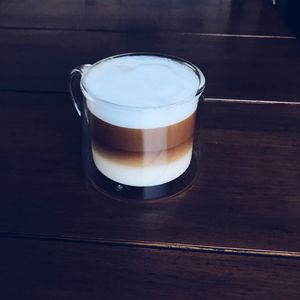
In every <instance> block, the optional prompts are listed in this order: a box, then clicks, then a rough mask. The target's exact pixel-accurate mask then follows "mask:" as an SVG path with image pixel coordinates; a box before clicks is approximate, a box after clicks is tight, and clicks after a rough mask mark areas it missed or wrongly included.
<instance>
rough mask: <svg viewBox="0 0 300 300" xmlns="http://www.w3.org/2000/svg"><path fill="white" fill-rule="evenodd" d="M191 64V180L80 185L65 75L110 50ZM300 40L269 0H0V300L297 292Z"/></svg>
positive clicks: (76, 128) (75, 122)
mask: <svg viewBox="0 0 300 300" xmlns="http://www.w3.org/2000/svg"><path fill="white" fill-rule="evenodd" d="M133 51H155V52H162V53H166V54H172V55H176V56H179V57H182V58H185V59H188V60H190V61H192V62H193V63H195V64H196V65H197V66H198V67H199V68H200V69H201V70H202V71H203V72H204V74H205V76H206V79H207V87H206V91H205V100H204V101H203V102H202V103H201V107H200V109H199V115H200V120H201V126H202V127H201V131H200V137H201V143H202V144H201V152H199V153H198V154H199V157H198V165H197V176H196V178H195V179H194V182H193V184H192V186H191V187H190V188H189V189H187V190H185V191H184V192H182V193H180V194H179V195H177V196H174V197H171V198H169V199H167V200H165V201H155V202H150V203H143V202H142V203H136V202H135V203H131V202H130V203H127V202H124V201H123V202H119V201H114V200H112V199H110V198H108V197H106V196H104V195H102V194H101V193H99V192H95V191H94V190H92V189H91V188H90V187H89V186H87V185H86V184H85V178H84V175H83V171H82V167H81V165H82V163H81V150H80V147H81V143H80V125H81V124H80V119H79V117H78V116H77V114H76V111H75V109H74V107H73V105H72V103H71V100H70V96H69V94H68V91H67V88H68V81H69V73H70V71H71V69H72V68H74V67H75V66H77V65H80V64H83V63H93V62H95V61H97V60H99V59H101V58H104V57H107V56H111V55H114V54H117V53H124V52H133ZM299 58H300V44H299V41H298V40H296V39H295V37H294V36H293V34H292V33H291V32H290V31H289V29H288V28H287V27H286V25H285V24H284V23H283V21H282V20H281V19H280V17H279V15H278V13H277V11H276V9H275V8H274V6H273V5H272V1H271V0H231V1H220V0H201V1H199V0H153V1H145V0H128V1H117V0H102V1H97V0H74V1H67V0H53V1H48V2H47V1H38V0H24V1H17V0H2V1H0V66H1V75H0V79H1V80H0V101H1V109H0V125H1V126H0V139H1V147H0V167H1V169H0V170H1V171H0V179H1V181H0V182H1V201H0V254H1V255H0V291H1V296H0V297H1V299H3V300H6V299H9V300H11V299H12V300H14V299H43V300H46V299H51V300H52V299H76V300H77V299H80V300H81V299H184V300H186V299H300V234H299V233H300V76H299V74H300V59H299Z"/></svg>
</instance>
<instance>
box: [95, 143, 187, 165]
mask: <svg viewBox="0 0 300 300" xmlns="http://www.w3.org/2000/svg"><path fill="white" fill-rule="evenodd" d="M192 145H193V139H192V138H190V139H189V140H188V141H186V142H184V143H183V144H181V145H179V146H177V147H173V148H170V149H167V150H161V151H152V152H133V151H122V150H118V149H115V148H111V147H107V146H104V145H100V144H98V143H97V142H95V141H94V142H93V143H92V147H93V151H94V155H100V156H102V157H104V158H106V159H109V160H112V161H114V162H116V163H119V164H122V165H128V166H133V167H147V166H155V165H163V164H170V163H172V162H174V161H176V160H178V159H180V158H181V157H182V156H183V155H185V154H186V153H187V152H188V151H190V150H191V149H192Z"/></svg>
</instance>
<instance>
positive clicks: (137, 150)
mask: <svg viewBox="0 0 300 300" xmlns="http://www.w3.org/2000/svg"><path fill="white" fill-rule="evenodd" d="M83 82H84V86H85V88H87V89H88V91H89V93H88V94H87V95H85V96H86V114H87V119H88V124H89V129H90V136H91V148H92V156H93V160H94V163H95V165H96V167H97V169H98V170H99V171H100V172H101V173H102V174H103V175H105V176H106V177H108V178H109V179H111V180H113V181H116V182H119V183H121V184H125V185H129V186H144V187H145V186H156V185H160V184H164V183H167V182H169V181H172V180H174V179H176V178H177V177H179V176H180V175H181V174H183V173H184V172H185V171H186V169H187V168H188V166H189V164H190V162H191V157H192V149H193V135H194V125H195V117H196V113H195V111H196V108H197V102H198V99H197V98H196V97H195V96H194V95H195V94H196V91H197V88H198V86H199V79H198V77H197V76H196V74H195V73H194V72H193V70H191V69H190V68H189V67H188V66H186V65H185V64H183V63H181V62H177V61H175V60H172V59H168V58H165V57H159V56H149V55H147V56H146V55H145V56H144V55H136V56H121V57H119V58H114V59H108V60H106V61H102V62H101V63H100V64H99V65H96V66H94V67H93V68H92V69H91V70H89V71H88V72H87V74H85V76H84V78H83Z"/></svg>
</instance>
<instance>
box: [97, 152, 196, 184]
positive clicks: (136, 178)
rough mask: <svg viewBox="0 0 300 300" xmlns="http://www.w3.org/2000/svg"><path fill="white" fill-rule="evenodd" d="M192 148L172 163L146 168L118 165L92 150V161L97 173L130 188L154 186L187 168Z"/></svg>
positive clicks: (174, 177) (172, 178) (171, 178)
mask: <svg viewBox="0 0 300 300" xmlns="http://www.w3.org/2000/svg"><path fill="white" fill-rule="evenodd" d="M191 158H192V148H191V149H190V150H189V151H187V152H186V153H185V154H184V155H182V156H181V157H180V158H179V159H177V160H176V161H174V162H172V163H165V164H161V165H154V166H147V167H133V166H126V165H121V164H118V163H117V162H115V161H113V160H110V159H107V158H106V157H104V156H102V155H101V154H100V153H99V152H96V151H95V150H94V149H93V159H94V162H95V165H96V166H97V168H98V169H99V171H100V172H101V173H102V174H103V175H105V176H106V177H108V178H110V179H112V180H114V181H117V182H119V183H122V184H126V185H130V186H141V187H143V186H155V185H159V184H164V183H167V182H170V181H172V180H174V179H176V178H177V177H179V176H180V175H181V174H183V173H184V171H185V170H186V169H187V168H188V166H189V165H190V162H191Z"/></svg>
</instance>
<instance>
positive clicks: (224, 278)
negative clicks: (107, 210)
mask: <svg viewBox="0 0 300 300" xmlns="http://www.w3.org/2000/svg"><path fill="white" fill-rule="evenodd" d="M0 246H1V260H0V276H1V294H2V296H3V297H5V299H19V298H30V299H33V300H34V299H41V298H42V299H45V300H46V299H54V298H59V299H74V300H75V299H99V298H101V299H120V298H122V299H219V298H222V299H254V298H255V299H298V298H299V297H300V291H299V288H298V287H299V284H300V271H299V270H300V261H299V260H294V259H283V258H280V259H279V258H264V257H252V256H234V255H216V254H214V255H212V254H208V253H206V254H205V253H194V252H182V251H166V250H164V251H160V250H154V249H142V248H139V249H135V248H128V247H108V246H99V245H94V244H77V243H53V242H47V241H35V240H6V239H4V240H0Z"/></svg>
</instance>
